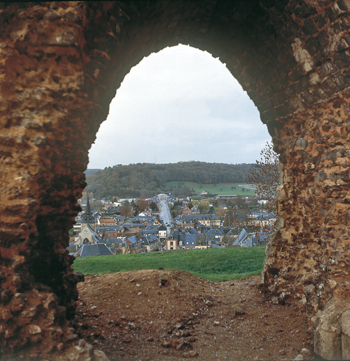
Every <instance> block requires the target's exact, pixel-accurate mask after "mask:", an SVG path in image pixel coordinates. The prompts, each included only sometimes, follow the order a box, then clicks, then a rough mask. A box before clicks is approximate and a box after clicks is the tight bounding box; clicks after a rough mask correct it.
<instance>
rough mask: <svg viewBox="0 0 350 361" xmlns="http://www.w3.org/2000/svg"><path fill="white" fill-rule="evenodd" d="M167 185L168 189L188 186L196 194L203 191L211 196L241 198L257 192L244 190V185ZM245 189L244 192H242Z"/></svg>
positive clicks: (191, 183) (181, 183) (176, 182)
mask: <svg viewBox="0 0 350 361" xmlns="http://www.w3.org/2000/svg"><path fill="white" fill-rule="evenodd" d="M166 185H167V186H168V187H174V186H177V187H178V186H180V187H183V186H186V187H188V188H189V189H191V190H192V189H193V191H194V192H196V193H200V192H202V191H207V192H208V193H211V194H218V195H237V194H240V195H241V196H254V195H255V190H254V189H249V188H244V187H241V186H244V185H245V184H244V183H218V184H200V183H194V182H178V181H172V182H167V183H166ZM243 188H244V191H243V190H242V189H243Z"/></svg>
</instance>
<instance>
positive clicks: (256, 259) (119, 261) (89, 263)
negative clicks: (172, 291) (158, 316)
mask: <svg viewBox="0 0 350 361" xmlns="http://www.w3.org/2000/svg"><path fill="white" fill-rule="evenodd" d="M265 248H266V247H264V246H259V247H250V248H208V249H203V250H191V251H171V252H155V253H145V254H125V255H113V256H95V257H81V258H79V257H78V258H76V259H75V261H74V263H73V268H74V270H75V271H76V272H82V273H84V274H103V273H116V272H127V271H136V270H142V269H159V268H164V269H165V270H180V271H186V272H190V273H192V274H193V275H195V276H197V277H200V278H204V279H207V280H210V281H217V282H220V281H229V280H233V279H238V278H244V277H248V276H251V275H256V274H259V273H260V272H261V271H262V269H263V262H264V260H265Z"/></svg>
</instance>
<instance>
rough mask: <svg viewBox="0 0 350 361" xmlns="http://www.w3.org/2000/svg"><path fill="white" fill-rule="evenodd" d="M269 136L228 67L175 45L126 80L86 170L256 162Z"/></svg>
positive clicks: (148, 61) (189, 49)
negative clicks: (162, 164) (136, 166)
mask: <svg viewBox="0 0 350 361" xmlns="http://www.w3.org/2000/svg"><path fill="white" fill-rule="evenodd" d="M270 139H271V137H270V135H269V134H268V132H267V127H266V126H265V125H264V124H262V122H261V120H260V117H259V112H258V110H257V108H256V107H255V105H254V104H253V102H252V101H251V100H250V99H249V97H248V95H247V94H246V93H245V92H244V91H243V90H242V88H241V86H240V85H239V83H238V82H237V80H236V79H235V78H234V77H233V76H232V75H231V73H230V72H229V71H228V69H227V68H226V66H225V65H224V64H222V63H221V62H220V61H219V60H218V59H215V58H213V57H212V56H211V55H210V54H209V53H207V52H203V51H200V50H198V49H194V48H191V47H189V46H183V45H179V46H176V47H171V48H166V49H163V50H162V51H160V52H159V53H156V54H151V55H150V56H149V57H147V58H144V59H143V60H142V61H141V62H140V63H139V64H138V65H137V66H135V67H134V68H132V69H131V71H130V73H129V74H128V75H127V76H126V77H125V79H124V81H123V83H122V85H121V87H120V88H119V89H118V91H117V95H116V97H115V98H114V99H113V101H112V102H111V104H110V110H109V116H108V118H107V119H106V120H105V121H104V122H103V123H102V124H101V126H100V129H99V131H98V133H97V138H96V141H95V143H94V144H93V145H92V147H91V149H90V152H89V158H90V162H89V165H88V168H90V169H91V168H105V167H108V166H114V165H116V164H130V163H176V162H180V161H191V160H195V161H204V162H215V163H232V164H236V163H254V162H255V160H256V159H258V158H259V153H260V150H261V149H262V148H263V147H264V144H265V143H266V141H269V140H270Z"/></svg>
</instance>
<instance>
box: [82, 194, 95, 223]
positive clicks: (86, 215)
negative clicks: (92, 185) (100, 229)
mask: <svg viewBox="0 0 350 361" xmlns="http://www.w3.org/2000/svg"><path fill="white" fill-rule="evenodd" d="M81 222H82V223H95V217H94V216H93V215H92V214H91V208H90V202H89V193H87V197H86V210H85V213H84V215H83V217H82V219H81Z"/></svg>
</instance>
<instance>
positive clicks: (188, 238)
mask: <svg viewBox="0 0 350 361" xmlns="http://www.w3.org/2000/svg"><path fill="white" fill-rule="evenodd" d="M196 237H197V236H196V235H195V234H191V233H186V235H185V242H184V243H185V244H184V246H185V247H186V248H187V247H188V248H189V247H191V248H192V247H193V248H194V247H196V245H197V242H196Z"/></svg>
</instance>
